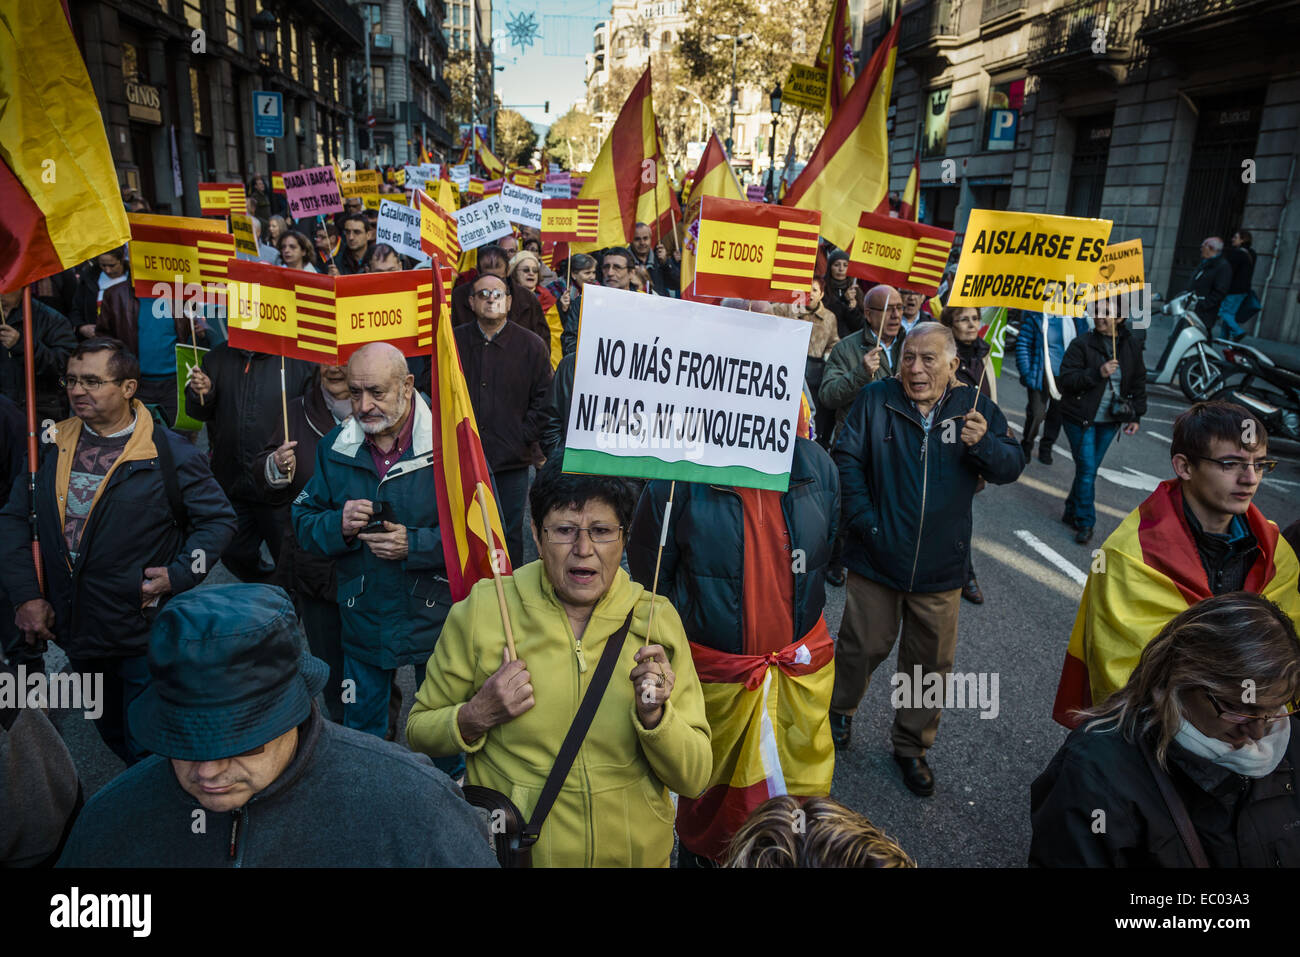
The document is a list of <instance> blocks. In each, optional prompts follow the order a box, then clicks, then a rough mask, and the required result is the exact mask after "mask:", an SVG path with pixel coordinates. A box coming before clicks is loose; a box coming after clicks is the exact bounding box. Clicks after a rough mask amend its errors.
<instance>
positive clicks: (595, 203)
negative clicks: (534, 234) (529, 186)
mask: <svg viewBox="0 0 1300 957" xmlns="http://www.w3.org/2000/svg"><path fill="white" fill-rule="evenodd" d="M599 233H600V200H598V199H544V200H542V239H543V240H544V241H546V242H552V243H594V242H595V241H596V237H597V236H598V235H599Z"/></svg>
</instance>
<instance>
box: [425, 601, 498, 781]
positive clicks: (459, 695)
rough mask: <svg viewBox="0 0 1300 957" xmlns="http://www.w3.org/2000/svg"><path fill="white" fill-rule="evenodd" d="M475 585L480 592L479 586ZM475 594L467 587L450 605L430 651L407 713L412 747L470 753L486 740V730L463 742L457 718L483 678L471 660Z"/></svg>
mask: <svg viewBox="0 0 1300 957" xmlns="http://www.w3.org/2000/svg"><path fill="white" fill-rule="evenodd" d="M477 590H478V591H479V592H480V593H483V590H482V589H477ZM475 600H476V597H475V595H474V592H473V591H471V592H470V594H469V596H468V597H467V598H466V599H465V600H464V601H458V602H456V604H454V605H452V606H451V611H450V612H448V613H447V621H446V622H445V623H444V624H443V626H442V634H441V635H440V636H439V638H438V642H437V644H436V645H434V648H433V654H432V655H430V656H429V663H428V665H426V667H425V673H424V680H423V682H421V684H420V689H419V690H418V691H417V692H416V693H415V703H414V704H412V705H411V714H410V716H409V717H408V718H407V719H406V741H407V743H408V744H409V745H410V747H411V750H412V751H419V752H421V753H422V754H427V755H429V756H430V757H434V758H441V757H448V756H450V755H453V754H459V753H460V752H461V751H464V752H466V753H467V754H472V753H474V752H475V751H479V750H481V749H482V747H483V745H484V744H485V743H486V742H487V738H488V736H487V735H486V734H484V735H481V736H479V737H478V738H477V739H475V740H474V741H473V742H472V743H470V742H466V741H465V739H464V738H462V737H461V734H460V726H459V725H458V724H457V722H456V717H457V715H458V713H459V712H460V709H461V708H462V707H464V705H465V704H466V703H467V702H468V701H469V699H470V698H472V697H474V695H475V694H476V693H477V692H478V689H479V688H481V687H482V686H483V683H484V682H485V681H486V680H487V679H488V675H485V674H481V673H480V670H479V669H478V667H477V665H476V663H475V658H476V656H475V648H474V603H475Z"/></svg>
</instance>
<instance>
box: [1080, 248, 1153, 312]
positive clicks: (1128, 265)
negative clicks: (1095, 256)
mask: <svg viewBox="0 0 1300 957" xmlns="http://www.w3.org/2000/svg"><path fill="white" fill-rule="evenodd" d="M1145 285H1146V269H1145V266H1144V265H1143V262H1142V240H1140V239H1128V240H1125V241H1124V242H1122V243H1111V244H1109V245H1108V246H1107V247H1106V251H1105V252H1104V253H1103V254H1102V257H1101V263H1100V264H1099V265H1098V268H1097V285H1096V287H1095V288H1094V290H1093V293H1092V295H1091V296H1090V297H1089V298H1091V299H1094V300H1095V299H1100V298H1103V297H1106V296H1117V295H1120V296H1122V295H1127V294H1128V293H1130V292H1131V291H1133V290H1135V289H1141V288H1142V287H1143V286H1145Z"/></svg>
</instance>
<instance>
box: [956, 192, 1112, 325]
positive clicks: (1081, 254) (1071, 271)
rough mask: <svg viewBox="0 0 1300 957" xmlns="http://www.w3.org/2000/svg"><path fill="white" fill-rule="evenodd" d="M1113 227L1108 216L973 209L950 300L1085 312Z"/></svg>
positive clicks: (1053, 311)
mask: <svg viewBox="0 0 1300 957" xmlns="http://www.w3.org/2000/svg"><path fill="white" fill-rule="evenodd" d="M1110 230H1111V221H1110V220H1109V219H1082V218H1079V217H1075V216H1051V215H1048V214H1046V213H1018V212H1001V211H995V210H990V209H975V210H971V214H970V219H969V221H968V222H967V225H966V236H965V240H964V242H963V243H962V251H961V260H960V261H959V262H958V263H957V275H956V277H955V278H954V279H953V288H952V291H951V293H950V294H949V296H948V303H947V305H949V306H1006V307H1008V308H1012V309H1027V310H1029V311H1031V312H1047V313H1051V314H1053V315H1064V316H1081V315H1083V313H1084V310H1085V307H1086V304H1087V302H1088V298H1089V297H1090V296H1091V295H1092V293H1093V286H1094V285H1095V284H1096V282H1097V274H1098V270H1099V268H1100V266H1101V258H1102V256H1103V255H1104V254H1105V252H1106V240H1107V239H1108V238H1109V237H1110Z"/></svg>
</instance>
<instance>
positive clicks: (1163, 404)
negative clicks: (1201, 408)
mask: <svg viewBox="0 0 1300 957" xmlns="http://www.w3.org/2000/svg"><path fill="white" fill-rule="evenodd" d="M1147 405H1148V406H1152V405H1158V406H1160V408H1162V409H1173V410H1174V411H1175V412H1186V411H1187V410H1188V408H1189V406H1188V405H1186V404H1183V405H1174V404H1173V403H1172V402H1161V401H1160V400H1158V399H1152V398H1150V397H1148V398H1147Z"/></svg>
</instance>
